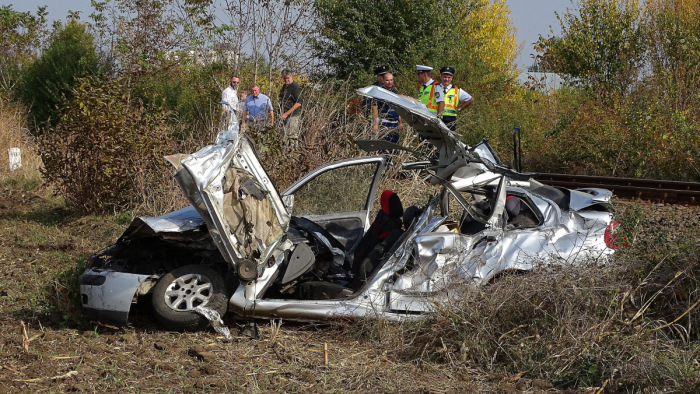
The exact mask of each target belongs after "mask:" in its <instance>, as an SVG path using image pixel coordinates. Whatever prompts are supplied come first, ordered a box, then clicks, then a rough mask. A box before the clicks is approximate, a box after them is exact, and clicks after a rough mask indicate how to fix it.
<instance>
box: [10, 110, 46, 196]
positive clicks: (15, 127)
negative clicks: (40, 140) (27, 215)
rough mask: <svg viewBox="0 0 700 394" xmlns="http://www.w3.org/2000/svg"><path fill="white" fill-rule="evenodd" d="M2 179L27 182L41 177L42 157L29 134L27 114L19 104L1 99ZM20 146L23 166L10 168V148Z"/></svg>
mask: <svg viewBox="0 0 700 394" xmlns="http://www.w3.org/2000/svg"><path fill="white" fill-rule="evenodd" d="M0 146H2V147H4V148H5V149H3V152H1V154H0V180H3V181H7V180H14V181H15V182H21V183H23V182H26V181H28V180H31V179H36V178H38V177H39V168H40V167H41V158H40V157H39V155H38V154H37V153H36V145H35V143H34V139H33V138H32V137H31V136H30V135H29V130H28V129H27V125H26V114H25V112H24V111H23V110H22V109H21V108H20V107H18V106H16V105H14V104H10V103H8V102H6V101H5V100H3V99H0ZM10 148H19V149H20V151H21V155H22V167H21V168H19V169H16V170H14V171H12V170H10V159H9V154H8V149H10Z"/></svg>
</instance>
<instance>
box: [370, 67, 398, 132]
mask: <svg viewBox="0 0 700 394" xmlns="http://www.w3.org/2000/svg"><path fill="white" fill-rule="evenodd" d="M382 88H384V89H386V90H388V91H390V92H393V93H397V92H396V89H394V75H393V74H392V73H385V74H384V79H383V81H382ZM401 130H403V121H402V120H401V118H400V117H399V114H398V113H397V112H396V111H394V109H393V108H391V106H390V105H389V104H387V103H385V102H384V101H382V100H374V101H373V102H372V131H374V132H375V133H379V134H381V135H382V137H383V138H384V139H385V140H387V141H390V142H393V143H397V142H399V131H401Z"/></svg>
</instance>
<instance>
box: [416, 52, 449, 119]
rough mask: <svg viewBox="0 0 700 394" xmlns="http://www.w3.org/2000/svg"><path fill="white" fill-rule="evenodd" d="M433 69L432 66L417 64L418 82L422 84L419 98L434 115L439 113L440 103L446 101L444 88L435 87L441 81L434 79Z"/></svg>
mask: <svg viewBox="0 0 700 394" xmlns="http://www.w3.org/2000/svg"><path fill="white" fill-rule="evenodd" d="M431 71H433V68H432V67H428V66H423V65H420V64H418V65H416V72H418V82H420V84H421V86H420V88H419V89H418V99H419V100H420V101H421V102H422V103H423V104H425V106H426V107H428V111H430V112H431V113H432V114H433V115H437V112H438V107H439V104H440V103H441V102H443V101H444V98H443V95H442V89H435V86H436V85H439V84H440V83H439V82H437V81H435V80H433V77H432V76H431V75H430V74H431Z"/></svg>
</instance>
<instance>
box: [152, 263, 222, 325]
mask: <svg viewBox="0 0 700 394" xmlns="http://www.w3.org/2000/svg"><path fill="white" fill-rule="evenodd" d="M151 302H152V304H153V310H154V312H155V315H156V319H157V320H158V322H159V323H160V324H162V325H163V326H164V327H165V328H167V329H170V330H177V331H193V330H199V329H202V328H204V327H206V326H207V324H208V320H207V319H206V318H205V317H204V316H202V315H201V314H199V313H197V312H196V311H195V308H196V307H197V306H203V307H206V308H209V309H212V310H215V311H217V312H218V313H219V315H221V316H223V315H224V313H226V309H227V305H228V299H227V297H226V286H225V285H224V279H223V278H222V276H221V275H220V274H219V273H218V272H216V271H215V270H213V269H211V268H207V267H203V266H199V265H187V266H184V267H180V268H177V269H174V270H173V271H171V272H169V273H167V274H165V275H164V276H163V277H162V278H160V280H159V281H158V283H157V284H156V286H155V288H154V289H153V297H152V301H151Z"/></svg>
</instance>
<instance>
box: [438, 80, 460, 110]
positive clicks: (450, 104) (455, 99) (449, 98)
mask: <svg viewBox="0 0 700 394" xmlns="http://www.w3.org/2000/svg"><path fill="white" fill-rule="evenodd" d="M458 105H459V88H458V87H456V86H454V85H452V87H451V88H450V90H448V91H447V92H445V109H444V110H443V111H442V114H443V115H444V116H457V106H458Z"/></svg>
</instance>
